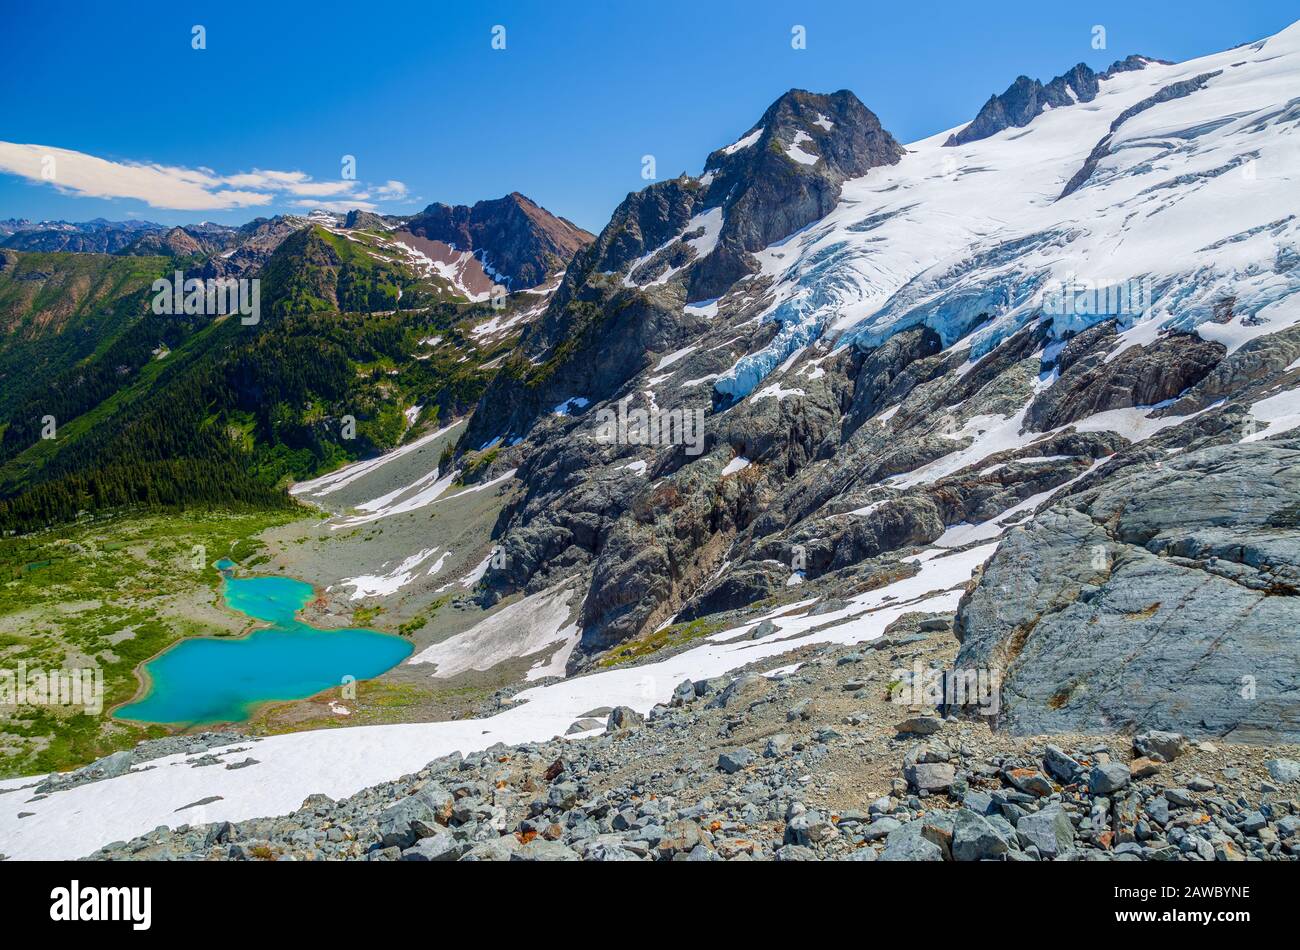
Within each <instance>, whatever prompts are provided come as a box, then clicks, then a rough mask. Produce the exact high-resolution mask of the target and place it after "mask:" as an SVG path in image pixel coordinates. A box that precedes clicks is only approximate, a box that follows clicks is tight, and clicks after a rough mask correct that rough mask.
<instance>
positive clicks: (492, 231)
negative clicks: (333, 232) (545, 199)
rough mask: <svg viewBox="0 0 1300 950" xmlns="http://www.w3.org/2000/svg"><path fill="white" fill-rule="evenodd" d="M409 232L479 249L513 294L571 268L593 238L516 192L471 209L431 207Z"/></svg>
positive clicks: (461, 248) (410, 224) (465, 248)
mask: <svg viewBox="0 0 1300 950" xmlns="http://www.w3.org/2000/svg"><path fill="white" fill-rule="evenodd" d="M407 230H408V231H410V232H411V233H412V234H415V235H417V236H419V237H422V238H425V239H427V240H429V241H440V242H442V243H444V244H447V245H450V246H451V247H454V248H455V249H456V250H458V251H474V252H476V254H477V255H478V256H479V257H480V258H481V259H482V261H483V263H484V265H485V269H488V270H490V271H491V272H492V273H494V274H495V275H496V276H497V277H499V278H500V279H501V280H502V282H503V283H505V284H507V286H508V287H509V288H510V289H511V290H521V289H523V288H525V287H536V286H537V285H538V284H541V283H543V282H544V281H545V280H546V278H547V277H548V276H550V275H551V274H553V273H555V272H556V271H558V270H561V269H563V268H564V267H565V266H567V264H568V262H569V259H570V258H572V257H573V255H574V253H575V252H576V251H577V250H579V249H580V248H582V247H585V246H586V245H587V244H590V243H591V241H592V240H593V236H592V235H591V234H588V233H587V232H586V231H584V230H582V228H580V227H578V226H577V225H576V224H574V223H573V222H571V221H567V220H565V219H564V218H560V217H556V216H555V215H553V214H551V213H550V212H549V211H547V210H546V209H545V208H543V207H541V206H540V205H538V204H536V203H535V202H534V201H532V200H531V199H529V198H527V197H525V196H524V195H521V194H519V192H517V191H516V192H512V193H511V194H508V195H506V196H505V197H504V198H497V199H494V200H492V201H480V202H478V203H476V204H475V205H474V206H473V207H469V206H466V205H444V204H431V205H429V207H427V208H425V209H424V211H422V212H421V213H420V214H418V215H416V216H415V217H414V218H412V219H411V220H410V221H409V222H407Z"/></svg>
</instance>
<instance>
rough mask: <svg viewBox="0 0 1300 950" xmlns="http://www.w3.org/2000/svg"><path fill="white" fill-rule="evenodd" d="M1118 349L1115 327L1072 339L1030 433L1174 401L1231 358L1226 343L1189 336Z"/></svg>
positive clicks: (1032, 409)
mask: <svg viewBox="0 0 1300 950" xmlns="http://www.w3.org/2000/svg"><path fill="white" fill-rule="evenodd" d="M1114 344H1115V327H1114V324H1113V323H1104V324H1099V325H1097V326H1095V327H1090V328H1089V329H1087V330H1085V331H1084V332H1082V333H1080V334H1079V335H1078V336H1076V337H1074V338H1072V339H1071V340H1070V341H1069V343H1067V344H1066V346H1065V348H1064V349H1063V350H1062V351H1061V355H1060V357H1059V359H1058V361H1057V364H1056V369H1057V371H1058V372H1059V374H1060V376H1059V378H1058V379H1057V380H1056V382H1055V384H1054V385H1053V386H1052V387H1051V388H1049V389H1047V390H1045V391H1043V392H1042V393H1040V394H1039V395H1038V396H1037V397H1036V398H1035V399H1034V401H1033V403H1032V404H1030V406H1029V411H1028V413H1027V414H1026V417H1025V419H1026V422H1027V423H1028V425H1029V427H1030V428H1031V429H1033V430H1035V431H1042V430H1046V429H1055V428H1059V427H1060V426H1063V425H1067V424H1068V423H1071V422H1075V421H1077V420H1079V419H1084V418H1087V417H1088V416H1091V415H1093V414H1095V413H1098V412H1105V411H1107V410H1110V409H1127V408H1130V407H1132V406H1154V405H1156V404H1157V403H1162V402H1165V401H1167V400H1170V399H1173V398H1175V397H1176V396H1179V395H1181V394H1182V393H1183V392H1185V391H1186V390H1188V389H1190V388H1191V387H1192V386H1194V385H1196V384H1197V383H1199V382H1200V381H1201V380H1203V379H1204V378H1205V377H1206V376H1207V375H1209V373H1210V372H1211V371H1212V370H1213V369H1214V367H1215V366H1216V365H1217V364H1218V363H1219V361H1220V360H1221V359H1222V358H1223V355H1224V354H1225V353H1226V352H1227V348H1226V347H1225V346H1224V345H1223V344H1222V343H1215V342H1212V341H1210V340H1203V339H1201V337H1199V336H1197V335H1195V334H1189V333H1170V334H1167V335H1165V336H1163V337H1161V338H1160V339H1158V340H1156V341H1155V342H1153V343H1151V344H1150V345H1148V346H1135V347H1130V348H1128V349H1125V350H1122V351H1119V352H1115V349H1114Z"/></svg>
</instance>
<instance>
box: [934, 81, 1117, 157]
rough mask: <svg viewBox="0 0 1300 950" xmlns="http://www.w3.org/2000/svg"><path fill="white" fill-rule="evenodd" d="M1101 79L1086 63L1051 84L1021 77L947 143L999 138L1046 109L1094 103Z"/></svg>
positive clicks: (991, 97) (994, 98)
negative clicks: (999, 135) (996, 136)
mask: <svg viewBox="0 0 1300 950" xmlns="http://www.w3.org/2000/svg"><path fill="white" fill-rule="evenodd" d="M1097 79H1098V76H1097V74H1096V73H1094V72H1093V71H1092V70H1091V69H1089V68H1088V66H1087V64H1085V63H1079V64H1078V65H1077V66H1075V67H1074V68H1073V69H1071V70H1070V71H1069V72H1066V73H1062V74H1061V75H1060V76H1057V77H1056V78H1055V79H1053V80H1052V81H1051V82H1049V83H1048V84H1047V85H1043V84H1042V83H1041V82H1039V81H1038V80H1037V79H1030V78H1029V77H1028V76H1017V77H1016V81H1015V82H1013V83H1012V84H1011V85H1010V86H1008V87H1007V89H1006V91H1005V92H1003V93H1002V94H1001V95H994V96H990V97H989V100H988V102H986V103H984V106H983V108H981V109H980V111H979V114H978V115H976V116H975V120H974V121H973V122H971V124H970V125H968V126H966V127H965V128H963V129H962V130H961V131H959V132H955V133H953V134H952V135H950V136H949V137H948V141H946V142H945V143H944V144H945V145H950V146H951V145H965V144H966V143H967V142H975V141H978V140H979V139H986V138H988V137H989V136H990V135H996V134H997V133H999V132H1001V131H1002V130H1003V129H1009V128H1023V127H1024V126H1026V125H1028V124H1029V123H1030V122H1032V121H1033V120H1034V119H1035V118H1037V117H1038V115H1039V114H1040V113H1041V112H1042V111H1043V110H1044V109H1047V108H1052V109H1061V108H1064V107H1066V106H1072V105H1074V104H1075V103H1076V102H1091V101H1092V100H1093V99H1095V98H1096V97H1097Z"/></svg>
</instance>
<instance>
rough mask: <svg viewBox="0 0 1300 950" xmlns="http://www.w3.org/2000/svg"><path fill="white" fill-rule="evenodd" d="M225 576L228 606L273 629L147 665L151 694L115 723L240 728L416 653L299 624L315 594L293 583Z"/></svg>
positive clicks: (199, 642)
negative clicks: (265, 707) (272, 707)
mask: <svg viewBox="0 0 1300 950" xmlns="http://www.w3.org/2000/svg"><path fill="white" fill-rule="evenodd" d="M216 566H217V567H218V568H220V569H221V570H222V573H223V574H224V575H225V577H226V580H225V582H224V590H225V598H226V606H228V607H230V608H231V609H233V610H237V611H239V612H240V613H243V614H247V615H248V616H250V617H255V618H257V619H258V620H265V621H267V622H268V623H270V624H271V626H270V627H267V628H265V629H261V630H255V631H253V633H251V634H249V635H248V636H246V637H242V638H240V639H238V640H234V639H222V638H212V637H195V638H193V639H189V640H182V641H181V642H180V643H178V644H176V645H175V646H174V647H171V648H170V649H169V650H166V651H165V652H163V653H162V654H160V655H159V656H158V657H156V658H155V659H153V660H150V661H149V662H148V663H146V664H145V671H146V672H147V673H148V676H149V682H150V689H149V692H148V694H147V695H146V696H145V697H144V698H143V699H140V700H137V701H136V702H133V703H129V704H128V705H126V706H123V707H122V708H121V709H119V710H118V711H117V712H116V713H115V715H116V716H117V717H119V718H121V719H131V720H135V721H138V722H159V723H169V724H176V725H187V726H196V725H202V724H204V723H216V722H238V721H240V720H243V719H247V718H248V717H249V716H250V715H251V714H252V712H253V710H254V708H255V707H256V706H257V705H258V704H260V703H265V702H268V701H279V700H289V699H303V698H305V697H307V696H312V695H314V694H316V693H319V692H320V691H321V690H323V689H329V688H330V687H334V686H339V685H341V684H342V683H343V678H344V677H345V676H352V677H354V678H356V679H357V680H364V679H370V678H371V677H375V676H378V675H379V674H380V673H383V672H384V671H385V670H389V669H392V668H393V667H394V666H396V665H397V664H398V663H400V662H401V661H402V660H403V659H405V658H406V657H407V655H409V654H410V652H411V644H409V643H407V642H406V641H405V640H403V639H402V638H400V637H395V636H392V635H391V634H387V633H378V632H376V631H374V630H361V629H349V630H318V629H316V628H315V627H309V626H308V625H307V624H305V623H302V622H300V621H298V620H297V619H295V615H296V614H297V612H298V610H299V609H301V608H302V606H303V605H304V604H306V603H307V601H309V600H310V599H311V597H312V587H311V585H310V584H305V583H303V582H302V581H298V580H294V579H293V578H290V577H248V578H234V577H231V576H230V574H229V573H228V572H229V570H230V569H231V568H233V567H234V565H233V564H232V563H230V562H228V561H225V562H219V563H218V564H217V565H216Z"/></svg>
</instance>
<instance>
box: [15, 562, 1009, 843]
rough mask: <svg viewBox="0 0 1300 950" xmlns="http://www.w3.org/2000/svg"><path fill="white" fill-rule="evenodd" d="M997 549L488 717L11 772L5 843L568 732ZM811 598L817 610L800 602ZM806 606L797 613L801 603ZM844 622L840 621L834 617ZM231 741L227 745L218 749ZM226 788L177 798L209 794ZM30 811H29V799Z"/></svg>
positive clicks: (945, 595)
mask: <svg viewBox="0 0 1300 950" xmlns="http://www.w3.org/2000/svg"><path fill="white" fill-rule="evenodd" d="M992 553H993V545H983V546H981V547H977V548H973V549H971V550H969V551H965V552H961V553H958V554H946V553H944V552H939V551H930V552H926V553H925V554H923V555H921V556H919V557H917V558H915V559H914V560H916V561H917V563H918V566H919V568H920V570H919V571H918V573H917V574H915V575H913V576H912V577H910V578H907V579H905V580H901V581H897V582H895V583H893V584H889V585H887V586H885V587H881V588H878V589H876V590H873V591H869V592H867V593H865V594H862V595H859V596H858V597H855V598H853V600H852V601H850V602H849V603H848V605H847V606H845V607H842V608H839V609H837V610H834V611H829V612H826V613H821V614H819V615H817V616H811V615H809V614H808V613H807V612H806V608H808V607H810V606H811V605H812V604H813V601H811V600H809V601H804V602H801V603H800V604H796V605H786V606H785V607H783V608H781V610H780V611H779V614H780V615H779V616H778V615H771V616H768V617H754V618H753V620H752V621H751V622H749V623H747V624H745V625H744V626H742V627H737V628H735V629H732V630H726V631H723V632H721V633H717V634H714V635H713V636H711V637H709V638H708V639H706V640H705V641H704V642H703V644H702V645H701V646H698V647H695V648H693V649H691V650H687V651H685V652H683V653H679V654H677V655H676V656H672V657H669V658H668V659H666V660H663V661H661V662H659V663H652V664H649V665H646V666H636V667H626V668H615V669H611V670H606V671H603V672H600V673H595V674H592V675H589V676H581V677H576V678H574V679H569V680H563V681H561V682H558V683H553V684H550V685H546V686H539V687H534V688H532V689H529V690H525V691H524V692H521V693H519V694H518V695H517V696H516V699H517V700H520V701H521V702H519V704H518V705H516V706H513V707H512V708H510V709H508V710H506V711H504V712H502V713H500V714H498V715H496V716H493V717H491V718H490V719H464V720H455V721H449V722H431V723H411V724H403V725H390V726H361V727H351V728H339V729H325V730H318V731H313V732H298V733H290V734H287V735H280V736H272V737H270V738H267V739H263V740H261V741H260V742H257V743H256V744H254V745H252V746H251V747H248V746H247V745H245V746H244V747H242V748H244V749H246V750H247V751H240V752H238V753H237V754H236V755H235V756H233V757H232V760H233V761H240V760H242V759H244V758H246V757H249V756H251V757H252V758H254V759H256V760H257V764H255V765H250V766H247V767H244V768H239V769H224V768H219V767H207V768H196V767H193V766H190V765H187V764H186V762H185V758H186V756H184V755H176V756H169V757H167V758H164V759H158V760H156V761H153V762H150V763H149V768H147V769H143V770H137V771H134V772H131V773H129V774H127V775H123V776H119V777H118V778H112V779H105V780H103V781H100V782H94V783H91V784H89V785H82V786H79V787H76V788H72V789H68V790H66V791H61V792H55V793H53V794H51V795H49V796H48V797H45V798H42V799H39V800H37V801H32V800H31V797H32V796H31V794H30V793H29V792H28V791H26V790H23V787H24V786H31V785H34V784H36V783H38V782H39V781H40V779H39V778H28V779H11V780H8V781H4V782H0V792H3V791H4V790H11V791H9V792H8V794H0V802H3V803H4V804H5V805H7V806H8V807H6V808H3V809H0V850H3V851H4V853H5V854H7V855H9V856H10V857H11V858H18V859H68V858H76V857H81V856H84V855H86V854H89V853H90V852H92V851H94V850H95V849H97V848H99V847H101V846H102V845H104V844H107V843H108V842H110V841H116V840H126V839H129V838H132V837H134V836H136V835H140V834H143V833H145V832H147V831H151V830H152V829H154V828H156V827H158V826H159V825H170V826H177V825H181V824H201V823H204V822H210V821H223V820H225V821H239V820H242V819H244V818H251V817H255V816H259V815H277V814H286V813H288V812H291V811H293V810H294V809H296V808H297V807H298V806H299V805H301V804H302V801H303V799H305V798H306V797H307V796H308V795H311V794H314V793H322V794H325V795H329V796H330V797H332V798H341V797H344V796H347V795H351V794H353V793H355V792H357V791H359V790H361V789H362V788H365V787H366V786H369V785H374V784H377V783H379V782H383V781H387V780H390V779H394V778H397V777H399V776H401V775H405V774H408V773H411V772H415V771H417V770H419V769H420V768H421V767H423V766H424V765H425V764H426V763H427V762H429V761H431V760H432V759H435V758H437V757H438V756H441V755H446V754H448V753H450V752H453V751H457V750H460V751H462V752H468V751H471V750H475V749H483V748H486V747H488V746H490V745H493V744H494V743H497V742H505V743H518V742H529V741H538V740H545V739H550V738H552V737H554V736H559V735H563V734H564V733H565V731H566V730H567V729H568V727H569V726H570V725H571V724H572V723H573V722H574V721H575V720H577V719H578V718H579V717H580V716H581V715H582V714H583V713H586V712H589V711H590V710H592V709H593V708H596V707H599V706H616V705H625V706H630V707H632V708H633V709H636V710H638V711H640V712H646V711H648V710H649V709H650V707H651V706H653V705H654V704H656V703H662V702H666V701H667V700H668V699H669V697H670V696H671V695H672V691H673V687H675V686H676V685H677V684H678V683H680V682H681V681H682V680H684V679H687V678H693V679H700V678H705V677H711V676H718V675H721V674H723V673H725V672H727V671H728V670H733V669H736V668H738V667H740V666H744V665H746V664H749V663H754V662H756V661H761V660H764V659H766V658H768V657H775V656H779V655H781V654H783V653H785V652H787V651H788V650H790V649H793V648H795V647H798V646H803V645H807V644H814V643H836V644H849V643H858V642H861V641H864V640H871V639H874V638H876V637H879V636H880V635H881V634H882V633H883V632H884V630H885V628H886V627H887V626H888V625H889V624H890V623H891V622H893V621H894V620H896V619H898V618H899V617H900V616H902V615H903V614H904V613H907V612H909V611H914V610H925V611H950V610H954V609H955V608H956V606H957V602H958V600H959V599H960V597H961V593H962V590H963V587H964V585H965V584H966V582H967V581H968V580H969V579H970V577H971V575H972V574H973V572H974V570H975V568H976V567H978V566H979V565H980V564H982V563H983V562H984V561H985V560H986V559H987V558H988V557H989V555H990V554H992ZM799 608H803V609H804V610H805V612H803V613H800V612H799ZM792 613H793V614H797V615H795V616H791V614H792ZM764 619H770V620H771V621H772V622H773V623H774V624H776V626H777V627H778V628H779V631H778V632H777V633H773V634H769V635H768V636H765V637H763V638H762V639H760V640H749V639H745V638H744V634H745V633H747V632H748V631H750V630H751V629H752V628H753V627H754V625H755V624H757V623H759V622H761V621H762V620H764ZM836 622H839V625H838V626H829V625H830V624H833V623H836ZM213 751H214V753H216V754H221V750H213ZM216 795H219V796H221V798H220V800H219V801H215V802H211V803H209V804H206V805H202V806H195V807H191V808H186V809H185V810H184V811H179V812H178V811H177V809H178V808H181V807H182V806H185V805H193V803H194V802H197V801H200V800H202V799H206V798H209V797H211V796H216ZM20 811H27V812H31V813H32V814H31V815H29V816H28V817H26V818H22V819H19V818H18V817H17V814H18V812H20Z"/></svg>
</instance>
